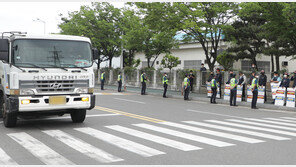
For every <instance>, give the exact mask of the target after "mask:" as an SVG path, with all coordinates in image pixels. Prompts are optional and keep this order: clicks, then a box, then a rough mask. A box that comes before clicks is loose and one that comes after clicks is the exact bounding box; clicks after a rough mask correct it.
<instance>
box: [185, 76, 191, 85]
mask: <svg viewBox="0 0 296 167" xmlns="http://www.w3.org/2000/svg"><path fill="white" fill-rule="evenodd" d="M189 84H190V81H189V79H188V78H187V77H185V78H184V86H187V85H189Z"/></svg>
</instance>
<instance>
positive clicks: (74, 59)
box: [0, 32, 99, 127]
mask: <svg viewBox="0 0 296 167" xmlns="http://www.w3.org/2000/svg"><path fill="white" fill-rule="evenodd" d="M98 56H99V55H98V52H97V51H96V50H95V49H92V45H91V41H90V39H89V38H86V37H79V36H67V35H44V36H32V35H27V34H26V33H22V32H8V33H7V32H5V33H2V36H1V38H0V83H1V85H0V109H1V112H0V117H3V124H4V125H5V126H6V127H14V126H16V124H17V120H18V117H19V118H22V117H24V118H25V117H31V116H32V115H37V116H39V115H63V114H70V115H71V119H72V122H74V123H81V122H83V121H84V120H85V116H86V110H90V109H92V108H94V106H95V96H94V95H93V92H94V86H95V76H94V71H93V62H94V60H95V59H97V58H98Z"/></svg>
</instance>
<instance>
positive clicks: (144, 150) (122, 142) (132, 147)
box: [75, 127, 165, 157]
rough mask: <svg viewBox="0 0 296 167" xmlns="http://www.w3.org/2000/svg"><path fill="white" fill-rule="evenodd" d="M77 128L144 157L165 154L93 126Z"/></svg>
mask: <svg viewBox="0 0 296 167" xmlns="http://www.w3.org/2000/svg"><path fill="white" fill-rule="evenodd" d="M75 130H77V131H80V132H82V133H85V134H88V135H90V136H93V137H95V138H97V139H100V140H103V141H105V142H107V143H109V144H112V145H115V146H117V147H120V148H122V149H125V150H128V151H131V152H133V153H136V154H139V155H141V156H143V157H151V156H155V155H160V154H165V153H164V152H161V151H158V150H156V149H153V148H150V147H147V146H144V145H142V144H139V143H136V142H133V141H129V140H126V139H123V138H120V137H117V136H114V135H111V134H108V133H105V132H102V131H99V130H96V129H93V128H89V127H86V128H76V129H75Z"/></svg>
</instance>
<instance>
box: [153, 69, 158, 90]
mask: <svg viewBox="0 0 296 167" xmlns="http://www.w3.org/2000/svg"><path fill="white" fill-rule="evenodd" d="M156 87H157V85H156V70H154V71H153V88H156Z"/></svg>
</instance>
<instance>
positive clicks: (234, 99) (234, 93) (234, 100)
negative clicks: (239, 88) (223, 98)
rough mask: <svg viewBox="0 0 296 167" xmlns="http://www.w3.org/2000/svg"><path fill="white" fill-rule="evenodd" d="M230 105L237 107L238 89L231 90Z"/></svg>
mask: <svg viewBox="0 0 296 167" xmlns="http://www.w3.org/2000/svg"><path fill="white" fill-rule="evenodd" d="M232 102H233V103H232ZM230 105H231V106H235V105H236V89H235V90H234V89H232V90H230Z"/></svg>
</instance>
